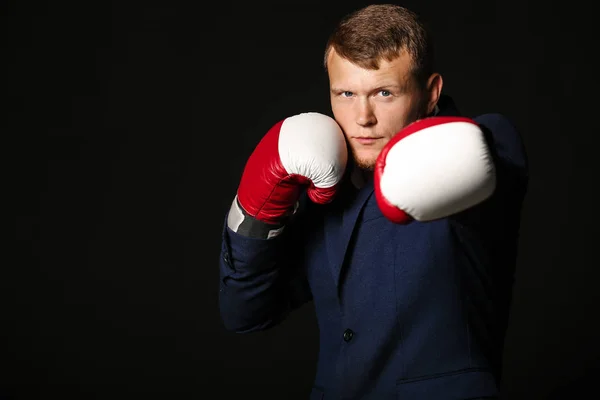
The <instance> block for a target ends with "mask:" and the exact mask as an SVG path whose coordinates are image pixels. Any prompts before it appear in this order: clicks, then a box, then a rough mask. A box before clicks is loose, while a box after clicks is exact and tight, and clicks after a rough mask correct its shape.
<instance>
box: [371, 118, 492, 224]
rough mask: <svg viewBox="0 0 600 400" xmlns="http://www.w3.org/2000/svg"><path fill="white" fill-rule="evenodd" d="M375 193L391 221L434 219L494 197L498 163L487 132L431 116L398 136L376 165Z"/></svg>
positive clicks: (461, 121) (461, 120) (464, 120)
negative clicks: (488, 142)
mask: <svg viewBox="0 0 600 400" xmlns="http://www.w3.org/2000/svg"><path fill="white" fill-rule="evenodd" d="M374 185H375V195H376V199H377V204H378V205H379V208H380V209H381V211H382V213H383V214H384V215H385V216H386V217H387V218H388V219H389V220H390V221H392V222H396V223H408V222H411V221H413V220H417V221H431V220H435V219H439V218H444V217H447V216H450V215H452V214H455V213H458V212H460V211H463V210H466V209H467V208H470V207H472V206H474V205H476V204H478V203H480V202H482V201H484V200H485V199H487V198H488V197H489V196H491V195H492V193H493V192H494V190H495V188H496V173H495V167H494V163H493V160H492V157H491V154H490V151H489V148H488V146H487V143H486V141H485V138H484V134H483V131H482V130H481V128H480V127H479V125H477V123H476V122H475V121H473V120H472V119H469V118H464V117H429V118H425V119H422V120H418V121H416V122H414V123H412V124H410V125H408V126H407V127H405V128H404V129H402V130H401V131H400V132H399V133H398V134H396V136H394V137H393V138H392V139H391V140H390V141H389V142H388V143H387V144H386V146H385V147H384V148H383V149H382V151H381V153H380V154H379V156H378V159H377V162H376V166H375V181H374Z"/></svg>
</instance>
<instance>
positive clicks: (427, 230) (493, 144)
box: [220, 5, 528, 400]
mask: <svg viewBox="0 0 600 400" xmlns="http://www.w3.org/2000/svg"><path fill="white" fill-rule="evenodd" d="M432 60H433V57H432V51H431V39H430V38H429V36H428V34H427V32H426V30H425V29H424V28H423V26H422V24H421V22H420V21H419V19H418V18H417V16H416V15H415V14H413V13H412V12H411V11H409V10H407V9H404V8H402V7H399V6H395V5H371V6H368V7H366V8H364V9H362V10H358V11H357V12H355V13H353V14H351V15H349V16H348V17H347V18H345V19H344V20H343V21H342V22H341V23H340V25H339V26H338V28H337V29H336V30H335V31H334V33H333V34H332V36H331V38H330V40H329V42H328V44H327V48H326V52H325V67H326V69H327V72H328V75H329V83H330V92H331V93H330V96H331V106H332V110H333V114H334V119H335V120H334V119H331V118H329V117H327V116H324V115H321V114H317V113H303V114H298V115H295V116H291V117H289V118H286V119H285V120H283V121H280V122H278V123H276V124H275V125H274V126H273V127H272V128H271V129H270V130H269V132H267V134H266V135H265V136H264V138H263V139H262V140H261V142H260V143H259V144H258V145H257V147H256V149H255V151H254V153H253V154H252V155H251V157H250V159H249V160H248V162H247V164H246V167H245V169H244V173H243V176H242V179H241V181H240V185H239V188H238V191H237V194H236V196H235V198H234V201H233V203H232V206H231V209H230V211H229V212H228V215H227V217H226V221H225V225H224V229H223V232H222V238H223V241H222V248H221V258H220V271H221V280H220V308H221V315H222V319H223V321H224V323H225V325H226V327H227V328H228V329H230V330H232V331H236V332H254V331H259V330H263V329H268V328H269V327H272V326H274V325H276V324H278V323H279V322H281V321H282V320H283V319H284V318H285V317H286V316H287V315H288V314H289V313H290V312H291V311H292V310H294V309H296V308H297V307H299V306H300V305H302V304H305V303H306V302H308V301H312V302H313V303H314V306H315V310H316V315H317V320H318V325H319V332H320V349H319V359H318V363H317V374H316V377H315V382H314V387H313V390H312V393H311V398H313V399H380V400H384V399H411V400H420V399H435V400H443V399H476V398H486V399H488V398H496V397H497V396H499V388H500V378H501V376H500V373H501V369H502V368H501V358H502V348H503V340H504V334H505V329H506V325H507V319H508V309H509V305H510V296H511V286H512V279H513V273H514V269H515V263H516V253H517V242H518V232H519V222H520V210H521V204H522V201H523V198H524V196H525V193H526V188H527V180H528V178H527V176H528V175H527V164H526V156H525V152H524V149H523V147H522V144H521V140H520V137H519V135H518V133H517V132H516V130H515V128H514V127H513V126H512V125H511V124H510V123H509V122H508V121H507V119H505V118H504V117H502V116H501V115H498V114H487V115H483V116H480V117H477V118H474V119H473V120H471V119H469V118H466V117H463V116H460V115H459V112H458V110H457V109H456V107H455V106H454V104H453V102H452V100H451V99H450V98H449V97H448V96H445V95H442V86H443V81H442V77H441V76H440V74H438V73H436V72H435V70H434V66H433V61H432Z"/></svg>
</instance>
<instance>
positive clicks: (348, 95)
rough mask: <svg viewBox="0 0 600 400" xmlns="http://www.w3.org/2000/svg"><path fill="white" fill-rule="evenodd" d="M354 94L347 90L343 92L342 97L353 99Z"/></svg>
mask: <svg viewBox="0 0 600 400" xmlns="http://www.w3.org/2000/svg"><path fill="white" fill-rule="evenodd" d="M353 94H354V93H352V92H349V91H347V90H346V91H343V92H342V97H352V95H353Z"/></svg>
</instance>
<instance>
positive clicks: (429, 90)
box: [425, 72, 444, 115]
mask: <svg viewBox="0 0 600 400" xmlns="http://www.w3.org/2000/svg"><path fill="white" fill-rule="evenodd" d="M443 85H444V80H443V79H442V75H440V74H438V73H437V72H435V73H433V74H431V76H430V77H429V79H427V84H426V85H425V97H426V110H427V114H426V115H430V114H431V113H433V110H435V106H436V104H437V102H438V100H439V99H440V94H441V93H442V86H443Z"/></svg>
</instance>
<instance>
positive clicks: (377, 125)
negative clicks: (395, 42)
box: [327, 50, 427, 169]
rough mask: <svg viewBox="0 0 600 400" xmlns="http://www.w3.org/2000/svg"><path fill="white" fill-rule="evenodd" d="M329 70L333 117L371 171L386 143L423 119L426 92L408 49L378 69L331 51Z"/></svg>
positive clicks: (360, 161) (361, 163) (361, 164)
mask: <svg viewBox="0 0 600 400" xmlns="http://www.w3.org/2000/svg"><path fill="white" fill-rule="evenodd" d="M327 69H328V74H329V85H330V91H331V92H330V95H331V107H332V111H333V114H334V117H335V119H336V121H337V122H338V124H339V125H340V126H341V128H342V130H343V131H344V134H345V135H346V140H347V141H348V143H349V145H350V149H351V151H352V153H353V156H354V159H355V161H356V163H357V164H358V166H359V167H361V168H367V169H372V168H373V167H374V166H375V162H376V160H377V156H378V155H379V153H380V152H381V150H382V149H383V147H384V146H385V145H386V143H387V142H389V140H390V139H391V138H392V137H393V136H394V135H395V134H396V133H398V132H399V131H400V130H401V129H402V128H404V127H405V126H407V125H408V124H410V123H411V122H414V121H415V120H416V119H418V118H421V117H422V114H423V112H424V110H423V108H424V107H423V104H426V103H427V101H425V102H424V101H423V100H424V97H423V96H424V93H422V90H420V89H419V88H418V85H417V84H416V81H415V79H414V78H413V76H412V75H411V58H410V55H409V54H408V53H406V52H402V54H401V55H400V56H399V57H398V58H396V59H395V60H393V61H391V62H388V61H385V60H383V61H382V62H381V64H380V68H379V69H378V70H368V69H363V68H361V67H359V66H357V65H355V64H352V63H351V62H350V61H348V60H346V59H344V58H342V57H340V56H339V55H337V54H336V52H335V51H333V50H332V51H331V53H330V55H329V58H328V62H327Z"/></svg>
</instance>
